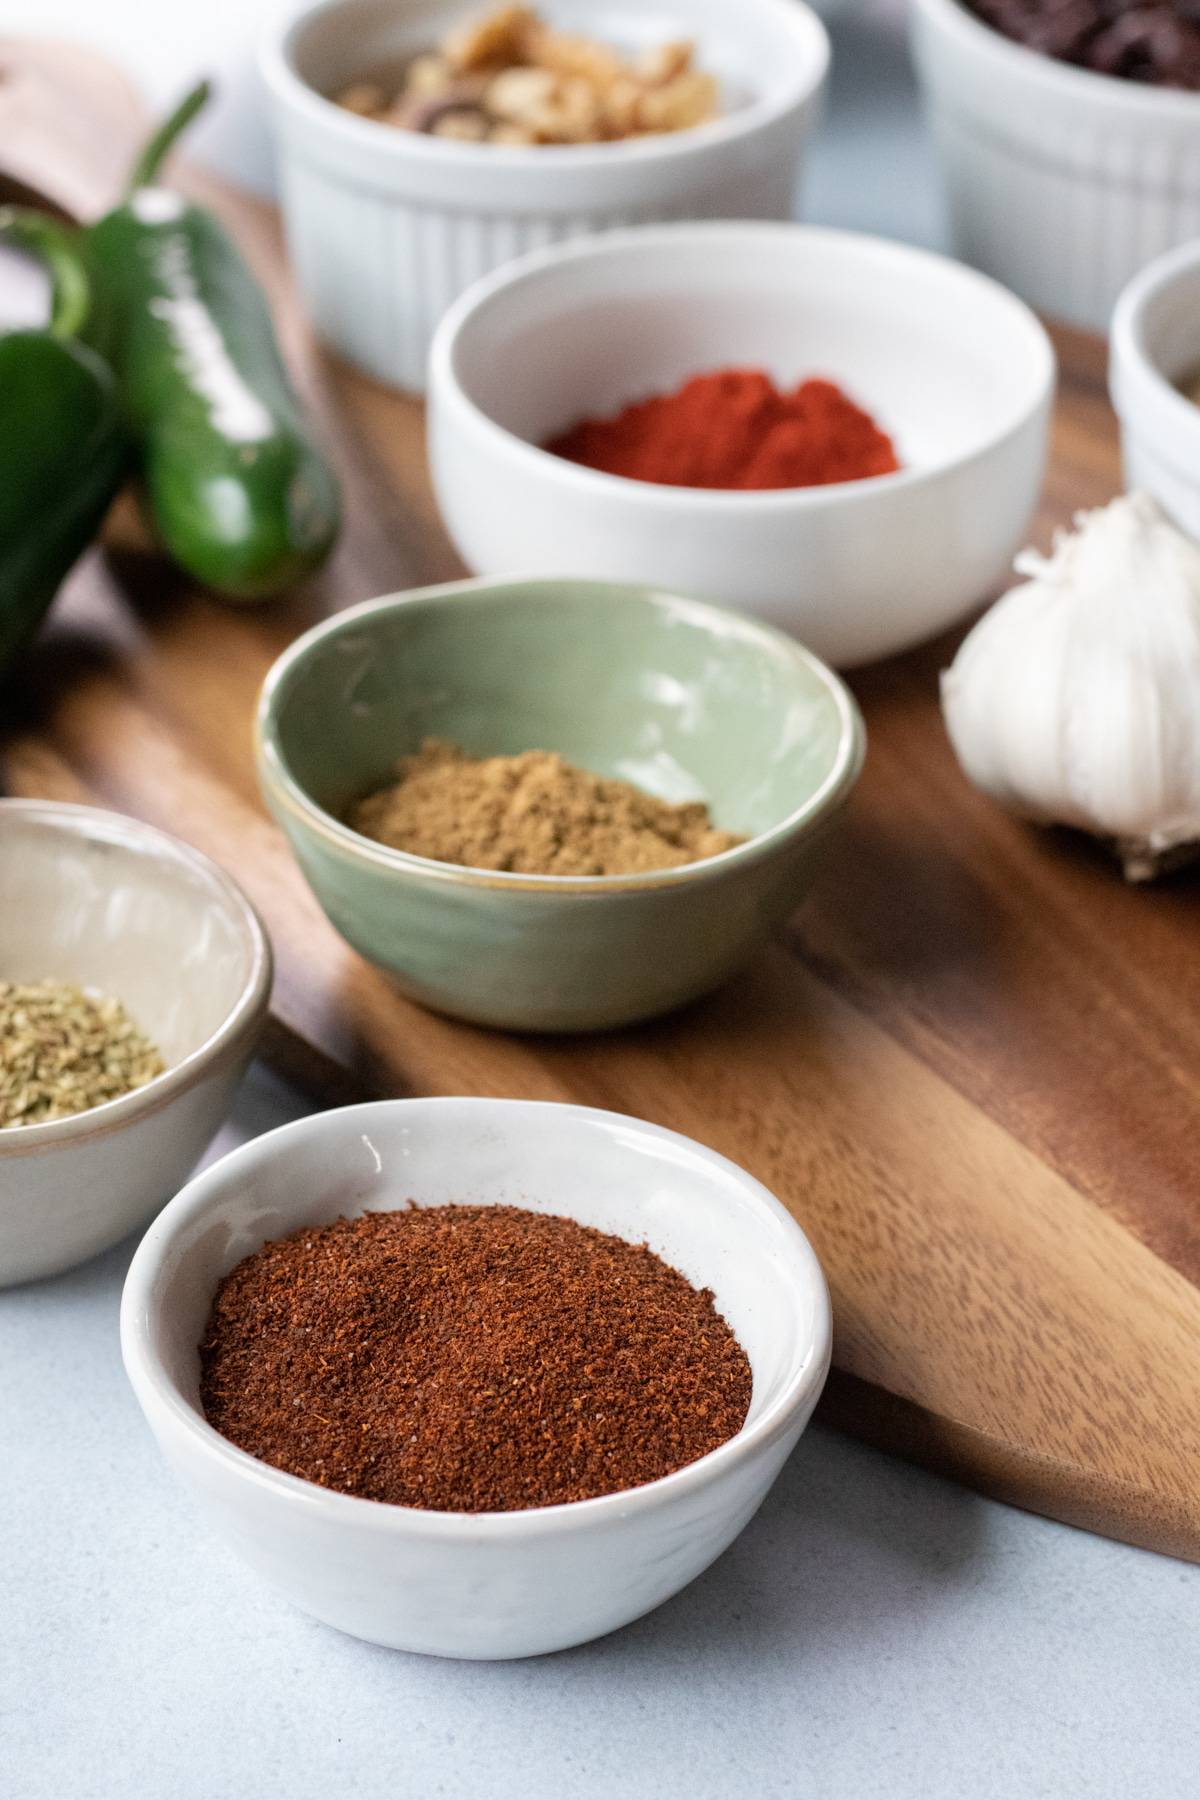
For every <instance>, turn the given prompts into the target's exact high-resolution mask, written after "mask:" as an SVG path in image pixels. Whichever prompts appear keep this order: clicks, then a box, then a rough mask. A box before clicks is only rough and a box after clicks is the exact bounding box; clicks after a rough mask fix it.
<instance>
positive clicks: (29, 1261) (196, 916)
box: [0, 800, 271, 1287]
mask: <svg viewBox="0 0 1200 1800" xmlns="http://www.w3.org/2000/svg"><path fill="white" fill-rule="evenodd" d="M0 919H2V920H3V939H2V944H0V980H10V981H41V980H46V979H55V980H60V981H72V982H75V983H77V984H78V985H80V986H84V987H94V988H98V989H100V990H101V991H102V992H104V993H108V994H113V995H115V996H116V997H117V998H118V999H120V1000H121V1001H122V1002H123V1003H124V1004H125V1005H126V1006H127V1007H128V1008H129V1010H130V1012H131V1014H132V1015H133V1017H134V1019H135V1020H136V1022H137V1023H138V1024H139V1025H140V1026H141V1027H142V1029H143V1030H144V1031H145V1032H146V1033H147V1034H148V1035H149V1036H150V1037H151V1038H152V1039H153V1040H154V1042H155V1043H157V1044H158V1046H159V1048H160V1049H161V1050H162V1052H163V1059H164V1061H165V1062H166V1063H167V1065H168V1066H167V1070H166V1072H165V1074H163V1075H161V1076H159V1077H158V1078H157V1079H156V1080H155V1081H153V1082H151V1083H149V1084H148V1085H147V1086H146V1087H144V1088H140V1089H137V1090H136V1091H135V1092H133V1093H132V1094H126V1095H125V1096H123V1097H122V1098H121V1099H119V1100H112V1101H109V1102H108V1104H107V1105H105V1106H103V1107H96V1108H94V1109H93V1110H92V1111H91V1112H88V1113H80V1114H77V1115H76V1116H74V1117H72V1118H67V1119H58V1120H51V1121H48V1122H47V1123H45V1124H41V1125H29V1126H20V1127H14V1128H10V1129H6V1130H3V1131H0V1287H8V1286H11V1285H12V1284H13V1283H14V1282H18V1281H31V1280H34V1279H36V1278H38V1277H41V1276H45V1275H55V1274H58V1273H59V1272H60V1271H62V1270H63V1269H69V1268H72V1267H73V1266H74V1265H75V1264H76V1263H79V1262H83V1261H84V1260H85V1259H86V1258H87V1257H89V1256H94V1255H96V1254H97V1253H98V1252H99V1251H101V1250H106V1249H108V1248H109V1246H110V1245H112V1244H115V1243H117V1242H118V1241H119V1240H120V1239H121V1238H123V1237H124V1236H125V1235H126V1233H127V1232H129V1231H132V1230H133V1229H134V1227H135V1226H137V1225H141V1224H144V1223H145V1221H146V1219H147V1218H149V1217H150V1215H151V1214H152V1213H154V1212H155V1211H156V1210H157V1209H158V1208H159V1207H160V1206H161V1205H162V1203H163V1201H164V1200H165V1199H166V1198H167V1197H168V1195H170V1194H172V1193H173V1192H174V1191H175V1189H176V1188H177V1187H178V1186H179V1183H180V1182H181V1181H183V1180H184V1179H185V1177H186V1176H187V1174H188V1172H189V1170H190V1169H191V1168H192V1166H193V1165H194V1164H195V1162H196V1161H197V1160H198V1158H199V1157H200V1155H201V1153H202V1152H203V1150H204V1149H205V1147H206V1146H207V1144H208V1142H209V1140H210V1138H211V1137H212V1136H213V1133H214V1132H215V1131H216V1129H217V1127H218V1126H219V1125H220V1123H221V1121H222V1119H223V1118H224V1116H225V1113H226V1112H227V1110H228V1107H229V1103H230V1100H231V1099H232V1097H233V1092H234V1089H235V1088H236V1086H237V1083H238V1081H239V1080H240V1079H241V1075H242V1072H243V1070H244V1069H245V1066H246V1064H247V1062H248V1061H249V1059H250V1056H251V1053H252V1051H253V1049H254V1043H255V1039H256V1037H257V1035H258V1032H259V1029H260V1027H261V1024H262V1021H263V1018H264V1016H265V1012H266V1005H267V998H268V994H269V990H270V985H271V954H270V949H269V946H268V944H267V940H266V937H265V935H264V933H263V930H262V927H261V925H260V924H259V922H258V920H257V918H256V916H255V914H254V912H253V909H252V908H251V907H250V905H249V903H248V902H247V901H246V900H245V899H244V898H243V896H242V895H241V894H240V893H239V891H238V890H237V888H236V887H235V886H234V885H233V883H232V882H231V881H230V880H229V879H228V877H226V876H225V875H223V874H222V872H221V871H220V870H219V869H218V868H217V867H216V866H215V864H213V863H211V862H209V860H208V858H207V857H204V856H201V855H200V853H199V852H198V851H195V850H191V849H189V848H188V847H187V846H186V845H184V844H180V843H177V842H176V840H175V839H174V838H170V837H167V836H166V835H165V833H163V832H160V831H155V830H154V829H153V828H152V827H151V826H148V825H141V824H139V823H138V822H136V821H135V820H133V819H126V818H122V817H120V816H119V815H117V814H115V813H105V812H98V811H96V810H94V809H93V808H91V807H82V806H65V805H58V804H51V803H45V804H43V803H42V802H40V801H24V800H6V801H0Z"/></svg>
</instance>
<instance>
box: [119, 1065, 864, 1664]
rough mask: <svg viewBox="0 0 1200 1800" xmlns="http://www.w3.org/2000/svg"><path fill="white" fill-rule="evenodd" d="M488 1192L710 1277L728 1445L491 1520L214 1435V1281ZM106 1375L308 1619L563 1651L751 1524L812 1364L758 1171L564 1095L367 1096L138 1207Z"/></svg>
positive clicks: (643, 1603)
mask: <svg viewBox="0 0 1200 1800" xmlns="http://www.w3.org/2000/svg"><path fill="white" fill-rule="evenodd" d="M409 1199H413V1200H415V1201H416V1202H417V1203H418V1204H420V1205H423V1206H436V1205H445V1204H454V1203H471V1204H497V1203H501V1202H508V1203H510V1204H513V1205H518V1206H523V1207H529V1208H532V1209H534V1210H536V1211H539V1212H548V1213H561V1214H567V1215H568V1216H570V1217H571V1218H574V1219H579V1220H581V1221H583V1222H584V1223H585V1224H587V1225H593V1226H596V1227H597V1228H598V1229H600V1230H603V1231H610V1232H614V1233H616V1234H617V1235H618V1236H621V1237H625V1238H628V1239H631V1240H634V1241H637V1242H646V1243H648V1244H649V1245H650V1248H651V1249H652V1250H654V1251H656V1252H657V1253H658V1254H659V1255H661V1256H663V1257H665V1258H666V1260H667V1261H668V1262H670V1263H672V1264H674V1266H675V1267H676V1268H678V1269H680V1270H681V1271H682V1273H683V1274H685V1275H686V1276H687V1277H688V1278H689V1279H690V1280H691V1281H692V1282H694V1283H696V1284H697V1285H699V1286H707V1287H711V1288H712V1290H713V1292H714V1294H715V1296H716V1303H717V1306H718V1307H719V1309H720V1311H721V1312H722V1313H723V1314H724V1316H725V1318H726V1319H727V1320H728V1322H729V1324H730V1325H731V1326H732V1328H733V1330H734V1331H735V1332H736V1334H737V1336H738V1338H739V1340H740V1341H741V1343H742V1346H743V1348H744V1349H745V1351H746V1354H747V1356H748V1357H749V1359H750V1364H751V1368H752V1371H753V1378H754V1385H753V1397H752V1400H751V1405H750V1412H749V1414H748V1416H747V1420H746V1423H745V1425H744V1426H743V1427H742V1429H741V1430H740V1431H739V1432H738V1433H737V1435H736V1436H735V1437H733V1438H731V1439H730V1440H729V1441H728V1443H726V1444H723V1445H721V1447H720V1448H719V1449H717V1450H714V1451H713V1452H712V1453H711V1454H710V1455H708V1456H704V1457H701V1458H700V1460H699V1461H698V1462H694V1463H691V1464H690V1465H689V1466H688V1467H686V1468H684V1469H680V1470H677V1471H676V1473H675V1474H673V1475H668V1476H666V1477H665V1478H664V1479H663V1480H661V1481H654V1482H650V1483H648V1484H647V1485H646V1486H644V1487H639V1488H632V1489H629V1490H627V1491H626V1492H623V1493H618V1494H610V1495H606V1496H605V1497H603V1498H602V1499H598V1500H582V1501H578V1502H576V1503H575V1504H573V1505H567V1506H549V1507H543V1508H540V1509H538V1510H536V1511H525V1512H512V1513H476V1514H465V1513H445V1512H423V1511H419V1510H416V1509H414V1508H411V1507H402V1506H387V1505H382V1504H380V1503H377V1502H375V1501H371V1500H358V1499H354V1498H352V1497H350V1496H349V1495H346V1494H337V1493H331V1492H329V1491H328V1490H326V1489H324V1488H320V1487H317V1486H315V1485H313V1484H311V1483H309V1482H307V1481H301V1480H298V1479H297V1478H296V1477H294V1476H292V1475H285V1474H282V1473H280V1472H279V1471H278V1470H276V1469H273V1468H270V1467H269V1466H268V1465H267V1464H265V1463H262V1462H258V1461H257V1460H256V1459H255V1458H253V1457H251V1456H248V1455H246V1454H245V1453H244V1452H243V1451H241V1450H238V1449H235V1448H234V1446H233V1445H232V1444H230V1443H229V1442H228V1441H227V1440H226V1439H225V1438H223V1437H221V1436H219V1434H218V1433H217V1432H216V1431H214V1430H213V1429H212V1427H211V1426H209V1425H208V1424H207V1423H206V1422H205V1420H204V1417H203V1415H202V1413H201V1411H200V1408H199V1402H198V1387H199V1358H198V1355H197V1345H198V1343H199V1341H200V1337H201V1334H202V1332H203V1329H204V1325H205V1321H206V1319H207V1316H208V1312H209V1308H210V1305H211V1302H212V1297H213V1293H214V1291H215V1289H216V1286H217V1284H218V1282H219V1281H220V1279H221V1277H222V1276H223V1275H225V1274H226V1272H227V1271H228V1270H229V1269H231V1268H232V1267H233V1266H234V1265H235V1264H236V1263H238V1262H239V1261H240V1260H241V1259H242V1258H243V1257H244V1256H247V1255H249V1254H250V1253H251V1252H253V1251H254V1250H256V1249H258V1248H259V1246H260V1245H261V1244H263V1243H264V1242H266V1241H267V1240H269V1239H272V1238H276V1237H279V1236H281V1235H284V1234H287V1233H289V1232H292V1231H297V1230H300V1229H301V1228H302V1227H303V1226H305V1225H310V1224H318V1223H325V1222H327V1221H329V1220H331V1219H334V1218H336V1217H338V1216H339V1215H346V1216H354V1215H356V1214H358V1213H360V1212H364V1211H368V1210H372V1209H379V1210H385V1211H386V1210H388V1209H390V1208H392V1207H395V1206H398V1205H400V1204H402V1203H404V1202H406V1201H407V1200H409ZM121 1343H122V1349H123V1352H124V1357H125V1367H126V1369H127V1371H128V1373H129V1377H130V1380H131V1381H132V1383H133V1386H134V1391H135V1392H136V1394H137V1397H138V1400H139V1401H140V1403H141V1406H142V1409H143V1411H144V1412H145V1414H146V1417H147V1419H148V1420H149V1422H150V1425H151V1427H152V1428H153V1431H154V1433H155V1436H156V1437H157V1438H158V1441H159V1444H160V1446H161V1447H162V1450H163V1451H164V1453H165V1455H166V1457H167V1459H168V1461H169V1462H171V1463H172V1464H173V1466H174V1467H175V1469H176V1471H177V1472H178V1474H179V1475H180V1476H181V1478H182V1479H183V1481H184V1482H185V1483H186V1484H187V1485H188V1487H190V1488H191V1489H192V1490H193V1492H194V1493H195V1495H196V1497H197V1499H198V1500H199V1501H200V1502H201V1503H202V1505H203V1506H204V1508H205V1510H206V1511H207V1513H208V1514H209V1517H210V1519H211V1521H212V1523H213V1525H214V1526H215V1528H216V1529H217V1530H218V1531H219V1532H220V1533H221V1535H222V1536H223V1537H225V1538H226V1539H228V1541H229V1542H230V1544H231V1545H232V1546H233V1547H234V1549H236V1550H237V1551H238V1552H239V1554H240V1555H241V1556H243V1557H244V1558H245V1560H246V1561H247V1562H249V1563H250V1564H252V1566H253V1567H254V1568H256V1569H257V1570H259V1572H260V1573H261V1574H262V1575H264V1576H265V1577H266V1578H267V1579H268V1580H269V1581H272V1582H273V1583H274V1584H275V1585H276V1587H278V1588H280V1589H281V1590H282V1591H283V1592H284V1593H285V1594H287V1595H288V1596H289V1598H290V1599H292V1600H293V1601H294V1602H295V1603H296V1605H297V1606H300V1607H302V1608H303V1609H304V1610H305V1611H306V1612H310V1613H313V1614H315V1615H316V1617H317V1618H319V1619H323V1620H325V1622H326V1623H327V1624H330V1625H336V1626H338V1627H339V1629H341V1630H342V1631H347V1632H350V1633H352V1634H353V1635H354V1636H355V1637H361V1638H367V1639H369V1640H370V1641H371V1642H373V1643H379V1644H387V1645H390V1646H393V1647H394V1648H397V1649H404V1650H416V1651H422V1652H425V1653H427V1654H430V1655H439V1656H460V1657H509V1656H533V1655H537V1654H540V1653H541V1652H543V1651H547V1650H559V1649H563V1648H565V1647H566V1646H567V1645H569V1644H578V1643H583V1642H585V1641H586V1640H587V1639H589V1638H593V1637H598V1636H600V1635H601V1634H602V1633H603V1632H606V1631H612V1630H614V1629H615V1628H616V1627H617V1626H618V1625H624V1624H626V1623H628V1621H629V1620H630V1619H635V1618H637V1617H638V1616H639V1615H640V1614H641V1613H644V1612H648V1611H649V1610H650V1609H651V1607H654V1606H658V1605H659V1604H660V1603H661V1602H662V1601H663V1600H666V1599H668V1598H669V1597H670V1595H672V1594H674V1593H677V1592H678V1591H679V1589H680V1588H681V1587H683V1586H684V1585H685V1583H687V1582H689V1581H691V1580H692V1578H693V1577H694V1576H696V1575H698V1574H699V1573H700V1572H701V1570H702V1569H705V1568H707V1566H708V1564H709V1563H711V1562H712V1561H713V1559H714V1558H715V1557H717V1556H719V1555H720V1553H721V1551H722V1550H724V1549H725V1547H726V1546H727V1545H728V1544H729V1543H731V1542H732V1540H733V1539H734V1538H735V1537H736V1536H737V1534H738V1532H739V1531H741V1529H742V1527H743V1526H744V1525H745V1524H746V1523H747V1522H748V1520H749V1519H750V1518H751V1516H752V1515H753V1513H754V1512H755V1510H756V1509H757V1507H758V1506H759V1504H760V1502H761V1501H762V1499H763V1498H764V1496H765V1495H766V1492H767V1489H768V1488H769V1487H770V1485H771V1483H772V1482H773V1481H774V1479H775V1477H776V1475H777V1474H778V1473H779V1470H780V1468H781V1467H782V1465H783V1462H784V1460H785V1458H786V1457H787V1455H788V1453H789V1452H790V1450H791V1449H792V1446H793V1445H794V1444H795V1442H796V1439H797V1438H798V1437H799V1435H800V1433H801V1431H802V1430H803V1429H804V1426H805V1423H806V1422H807V1420H808V1417H809V1414H810V1413H811V1412H812V1409H813V1407H814V1405H815V1404H816V1400H817V1396H818V1394H819V1393H820V1391H821V1388H822V1386H823V1384H824V1380H825V1374H826V1370H827V1368H828V1364H829V1352H830V1319H829V1299H828V1294H827V1292H826V1288H825V1282H824V1278H823V1276H822V1274H821V1270H820V1267H819V1265H818V1263H817V1260H816V1257H815V1256H814V1255H813V1252H812V1249H811V1247H810V1246H809V1243H808V1240H807V1239H806V1238H805V1236H804V1234H803V1233H802V1232H801V1230H800V1228H799V1227H798V1226H797V1225H796V1224H795V1222H794V1221H793V1219H792V1218H791V1217H790V1215H789V1214H788V1213H787V1212H785V1211H784V1209H783V1207H782V1206H781V1205H780V1204H779V1202H778V1201H777V1200H775V1199H773V1198H772V1197H771V1195H770V1194H768V1193H767V1191H766V1189H765V1188H763V1187H760V1186H759V1184H758V1182H756V1181H754V1180H752V1179H751V1177H750V1176H749V1175H747V1174H745V1173H744V1171H743V1170H741V1169H738V1168H736V1167H735V1166H734V1165H733V1164H732V1163H730V1162H726V1160H725V1159H724V1158H723V1157H720V1156H717V1155H715V1154H714V1153H713V1152H712V1151H710V1150H705V1149H703V1148H701V1146H700V1145H699V1144H694V1143H692V1142H690V1140H689V1139H687V1138H683V1137H679V1136H677V1135H676V1134H675V1133H674V1132H669V1131H662V1130H660V1129H659V1128H658V1127H656V1126H653V1125H646V1124H643V1123H641V1122H640V1121H638V1120H636V1119H630V1118H624V1117H620V1116H618V1115H617V1114H615V1113H604V1112H594V1111H591V1110H590V1109H588V1108H586V1107H579V1106H557V1105H552V1104H545V1103H538V1102H531V1101H519V1100H454V1099H436V1100H385V1101H380V1102H377V1103H375V1104H373V1105H369V1106H354V1107H348V1108H346V1109H344V1110H342V1111H340V1112H327V1113H320V1114H317V1115H316V1116H315V1117H312V1118H308V1119H302V1120H301V1121H300V1122H299V1123H298V1124H295V1125H285V1126H284V1127H283V1128H282V1129H281V1130H279V1131H273V1132H270V1133H268V1134H267V1136H265V1137H261V1138H258V1139H257V1140H256V1141H255V1142H253V1143H251V1144H248V1145H246V1146H245V1147H244V1148H243V1149H240V1150H236V1151H234V1152H233V1154H232V1155H230V1156H227V1157H225V1158H224V1159H223V1160H222V1161H221V1162H219V1163H217V1164H216V1165H215V1166H214V1167H213V1168H211V1169H208V1170H206V1171H205V1172H204V1173H203V1174H202V1175H199V1176H198V1177H197V1178H196V1179H195V1180H194V1181H193V1182H191V1183H190V1185H189V1186H188V1187H186V1188H185V1189H184V1191H183V1193H182V1194H180V1195H179V1196H178V1197H177V1198H176V1199H175V1200H173V1201H172V1202H171V1204H170V1205H169V1206H168V1207H166V1208H165V1209H164V1211H163V1212H162V1214H161V1215H160V1217H159V1218H158V1219H156V1220H155V1222H154V1224H153V1225H152V1226H151V1228H150V1230H149V1231H148V1232H147V1234H146V1237H145V1239H144V1241H143V1243H142V1245H141V1246H140V1248H139V1250H138V1252H137V1254H136V1256H135V1257H134V1260H133V1264H132V1266H131V1268H130V1271H129V1278H128V1281H127V1282H126V1286H125V1295H124V1300H123V1302H122V1308H121Z"/></svg>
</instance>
